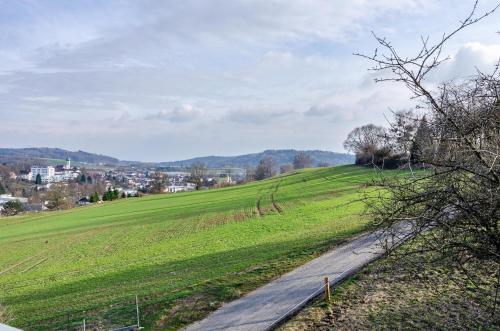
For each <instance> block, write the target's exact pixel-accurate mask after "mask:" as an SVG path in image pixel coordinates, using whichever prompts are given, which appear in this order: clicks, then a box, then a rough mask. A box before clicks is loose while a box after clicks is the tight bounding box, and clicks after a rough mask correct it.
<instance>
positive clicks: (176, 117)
mask: <svg viewBox="0 0 500 331" xmlns="http://www.w3.org/2000/svg"><path fill="white" fill-rule="evenodd" d="M201 115H202V112H201V111H200V110H199V109H195V108H194V107H193V106H192V105H190V104H183V105H182V106H180V107H176V108H174V109H173V110H170V111H164V110H160V111H159V112H157V113H156V114H152V115H147V116H145V117H144V119H146V120H167V121H170V122H190V121H193V120H195V119H198V118H200V116H201Z"/></svg>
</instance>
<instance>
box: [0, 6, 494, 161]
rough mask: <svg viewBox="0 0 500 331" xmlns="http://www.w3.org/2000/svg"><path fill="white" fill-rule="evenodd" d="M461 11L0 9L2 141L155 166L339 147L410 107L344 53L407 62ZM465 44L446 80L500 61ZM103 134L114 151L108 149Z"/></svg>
mask: <svg viewBox="0 0 500 331" xmlns="http://www.w3.org/2000/svg"><path fill="white" fill-rule="evenodd" d="M94 1H95V2H94ZM488 1H489V0H488ZM457 7H458V6H450V5H449V3H447V2H435V1H431V0H400V1H392V0H378V1H368V0H352V1H341V0H332V1H327V0H276V1H268V0H256V1H244V0H234V1H223V0H214V1H210V2H208V1H196V0H186V1H156V0H139V1H135V0H126V1H112V0H110V1H105V2H102V1H97V0H88V1H83V2H82V1H71V2H69V3H66V4H65V5H64V6H61V5H60V4H58V2H35V1H23V2H19V1H16V0H7V1H3V2H0V43H1V44H2V45H3V47H2V50H0V121H2V123H4V124H5V125H4V126H5V127H8V131H7V132H8V133H9V134H6V135H4V136H6V137H3V139H4V140H3V143H4V144H5V145H14V146H24V145H34V144H44V145H48V146H50V145H52V144H51V142H54V144H57V143H58V142H61V143H64V144H67V145H65V146H61V147H67V148H71V149H89V150H90V151H96V152H101V153H109V154H112V155H115V156H117V157H121V158H127V159H134V158H143V159H149V160H151V159H153V158H155V159H158V160H161V159H175V158H182V157H189V156H194V155H196V154H228V153H233V154H236V153H238V152H240V151H245V152H251V151H257V150H259V149H265V148H278V147H296V148H327V149H337V150H340V149H342V145H341V142H342V140H343V139H344V135H345V134H346V133H347V132H348V131H349V130H350V129H352V127H354V126H357V125H360V124H363V123H366V122H376V123H379V124H380V123H381V122H383V121H384V118H383V116H382V113H383V112H387V109H388V107H392V108H395V109H397V108H399V107H405V108H406V107H408V105H409V104H411V102H410V101H408V98H407V97H408V96H407V94H406V92H405V91H404V90H402V89H400V88H394V87H392V86H385V85H382V86H379V85H376V86H375V85H374V84H373V83H371V82H368V80H366V82H365V83H364V84H362V81H363V78H364V77H368V76H367V75H366V71H365V70H366V68H367V67H368V66H369V65H370V64H369V63H367V62H365V61H362V60H361V59H358V58H355V57H353V56H352V52H354V51H367V50H368V51H370V50H371V46H372V45H373V44H372V40H371V37H369V35H370V31H371V30H375V31H380V32H382V33H387V34H389V35H390V36H392V37H395V38H396V39H397V40H396V41H398V42H399V43H400V44H401V45H402V48H403V49H404V50H405V51H409V52H410V54H412V53H413V49H414V45H415V44H414V41H415V40H413V39H410V38H409V37H408V36H409V35H411V34H412V33H413V34H417V35H418V34H420V33H423V34H425V33H426V32H427V31H431V32H432V31H433V30H432V29H435V30H437V31H439V34H440V33H441V31H442V29H441V27H442V26H440V25H439V24H440V23H442V21H443V19H442V18H443V17H445V16H446V17H462V16H463V11H462V9H463V8H462V7H461V9H460V10H458V9H456V8H457ZM490 21H491V20H490ZM491 22H493V23H489V24H490V25H489V27H491V30H492V31H496V30H498V27H497V26H495V24H494V23H495V22H494V20H493V21H491ZM422 29H424V31H422ZM471 31H474V30H471ZM466 36H467V37H466V38H465V39H464V40H462V41H460V45H462V46H463V48H462V49H460V51H458V53H457V55H456V56H455V57H454V60H453V61H450V63H449V64H447V66H449V67H448V68H449V69H448V71H447V73H446V74H447V75H448V74H452V73H454V72H462V69H463V68H464V66H465V65H466V64H467V63H472V62H478V63H486V64H487V63H490V62H491V59H492V58H493V56H494V55H495V53H496V52H498V49H497V48H496V47H497V46H492V44H486V43H485V42H484V38H483V39H481V38H478V37H477V34H474V33H473V32H471V33H470V34H469V35H466ZM471 41H475V42H476V43H477V44H470V42H471ZM460 45H458V46H457V44H456V45H454V47H455V49H459V46H460ZM488 45H489V46H488ZM370 78H371V77H370ZM82 123H83V124H82ZM138 128H140V130H138ZM298 128H299V129H298ZM110 130H111V131H112V132H114V133H117V134H120V137H121V139H120V141H117V142H114V141H112V140H107V139H106V137H108V136H109V131H110ZM31 133H33V134H31ZM35 133H36V134H35ZM41 133H43V134H44V136H43V139H41V138H40V137H39V135H40V134H41ZM200 133H201V134H202V135H203V137H202V138H201V139H200V138H199V135H200ZM89 135H92V139H89V137H88V136H89ZM122 139H125V140H127V144H124V143H123V141H122ZM103 141H106V143H105V144H103V143H102V142H103ZM164 141H169V142H173V143H172V144H171V145H174V146H167V147H168V148H167V147H166V146H164V145H165V144H164V143H163V142H164ZM124 146H126V147H127V148H125V147H124ZM145 146H146V147H145ZM220 146H223V148H222V147H220ZM157 151H165V153H175V155H158V154H157Z"/></svg>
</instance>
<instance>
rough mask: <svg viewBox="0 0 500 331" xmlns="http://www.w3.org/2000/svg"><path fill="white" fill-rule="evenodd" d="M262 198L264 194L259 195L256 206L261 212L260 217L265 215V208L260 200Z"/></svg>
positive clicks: (258, 211)
mask: <svg viewBox="0 0 500 331" xmlns="http://www.w3.org/2000/svg"><path fill="white" fill-rule="evenodd" d="M261 199H262V196H260V195H259V196H258V197H257V202H256V203H255V208H257V213H258V214H259V216H260V217H263V216H264V214H265V213H264V210H262V206H261V205H260V200H261Z"/></svg>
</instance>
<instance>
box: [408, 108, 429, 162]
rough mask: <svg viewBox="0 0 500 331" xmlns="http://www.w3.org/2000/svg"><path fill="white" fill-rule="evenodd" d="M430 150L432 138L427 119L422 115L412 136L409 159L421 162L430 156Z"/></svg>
mask: <svg viewBox="0 0 500 331" xmlns="http://www.w3.org/2000/svg"><path fill="white" fill-rule="evenodd" d="M431 151H432V138H431V131H430V128H429V124H428V123H427V119H426V118H425V116H424V117H422V119H421V120H420V123H419V125H418V128H417V132H416V133H415V137H414V138H413V143H412V145H411V148H410V161H411V162H412V163H422V162H424V161H425V160H426V159H427V158H429V157H430V155H431Z"/></svg>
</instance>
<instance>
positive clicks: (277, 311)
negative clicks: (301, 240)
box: [185, 224, 409, 331]
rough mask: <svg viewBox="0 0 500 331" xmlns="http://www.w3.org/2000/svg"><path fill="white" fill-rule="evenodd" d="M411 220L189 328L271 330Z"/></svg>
mask: <svg viewBox="0 0 500 331" xmlns="http://www.w3.org/2000/svg"><path fill="white" fill-rule="evenodd" d="M408 228H409V224H406V225H405V226H401V227H400V231H399V233H401V235H400V236H399V237H400V238H399V239H395V240H394V239H393V238H390V239H389V238H386V237H384V236H383V235H382V234H381V233H380V232H375V233H371V234H367V235H363V236H360V237H358V238H356V239H354V240H352V241H350V242H348V243H346V244H344V245H340V246H338V247H336V248H335V249H333V250H332V251H330V252H328V253H326V254H324V255H322V256H320V257H318V258H316V259H314V260H312V261H310V262H309V263H306V264H304V265H303V266H301V267H299V268H297V269H295V270H293V271H291V272H289V273H287V274H285V275H283V276H281V277H280V278H278V279H276V280H274V281H272V282H270V283H268V284H267V285H265V286H263V287H260V288H258V289H256V290H255V291H253V292H250V293H249V294H247V295H245V296H244V297H242V298H240V299H238V300H235V301H233V302H230V303H227V304H225V305H223V306H222V307H221V308H219V309H218V310H216V311H215V312H213V313H212V314H210V315H209V316H207V317H206V318H205V319H203V320H201V321H199V322H196V323H194V324H191V325H189V326H188V327H187V328H186V329H185V330H186V331H198V330H200V331H201V330H202V331H209V330H210V331H215V330H232V331H235V330H238V331H242V330H251V331H258V330H270V329H272V328H273V327H274V326H275V325H276V323H277V322H278V321H280V320H281V319H282V317H283V316H285V315H286V314H287V313H289V312H291V311H296V310H298V308H301V307H302V306H303V305H304V304H306V303H307V302H308V301H309V300H310V299H311V298H312V297H314V296H316V295H317V294H318V293H320V292H321V291H322V289H321V287H322V283H323V278H324V277H325V276H328V277H330V283H331V284H335V283H338V282H340V281H342V280H343V279H345V278H347V277H348V276H349V275H351V274H353V273H354V272H356V271H357V270H358V269H359V268H361V267H363V266H364V265H366V264H368V263H370V262H371V261H373V260H374V259H376V258H377V257H379V256H381V255H382V254H383V252H384V250H383V248H382V246H381V242H384V241H385V239H388V242H389V243H393V242H399V241H401V238H403V236H404V234H406V233H408V230H407V229H408Z"/></svg>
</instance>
